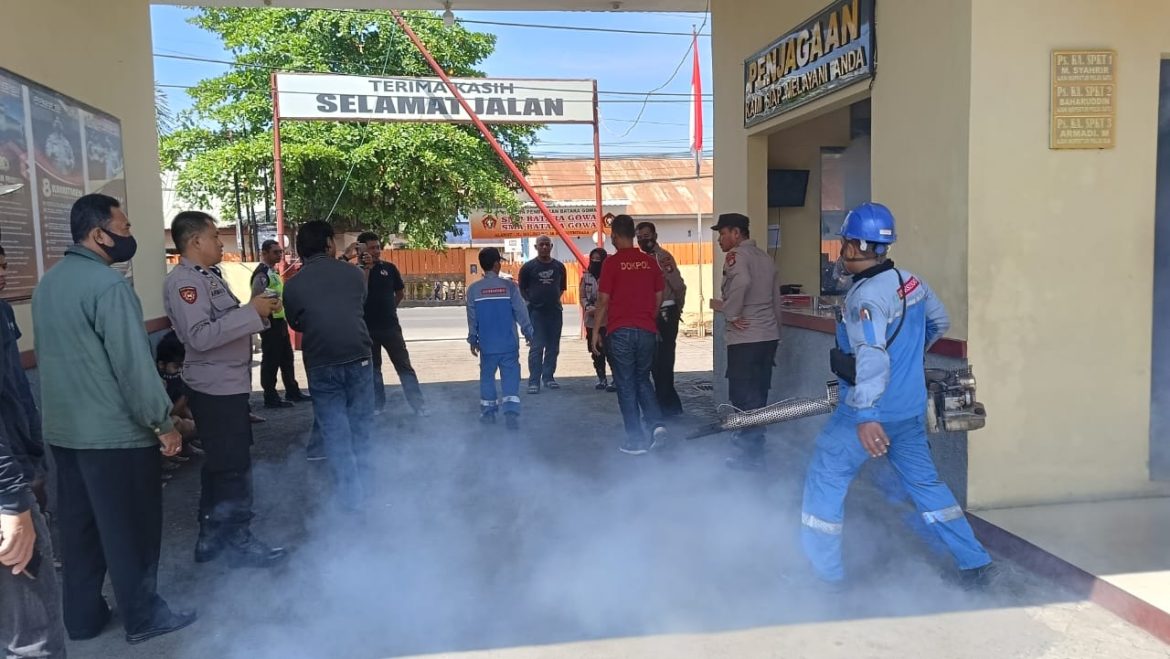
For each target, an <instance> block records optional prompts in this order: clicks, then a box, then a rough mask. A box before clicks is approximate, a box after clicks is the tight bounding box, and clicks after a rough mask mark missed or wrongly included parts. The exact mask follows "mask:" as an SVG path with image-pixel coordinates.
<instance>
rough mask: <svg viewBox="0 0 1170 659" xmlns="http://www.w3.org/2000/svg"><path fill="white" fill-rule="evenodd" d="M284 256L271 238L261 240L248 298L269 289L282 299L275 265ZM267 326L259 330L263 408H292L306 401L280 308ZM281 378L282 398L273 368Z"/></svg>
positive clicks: (281, 281)
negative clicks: (258, 259) (299, 382)
mask: <svg viewBox="0 0 1170 659" xmlns="http://www.w3.org/2000/svg"><path fill="white" fill-rule="evenodd" d="M282 258H284V250H283V249H281V247H280V244H279V243H277V242H276V241H275V240H265V241H264V244H263V245H261V246H260V259H261V260H260V265H257V266H256V269H255V270H254V271H252V297H256V296H258V295H263V294H264V292H265V291H272V292H273V293H275V294H276V297H277V299H280V300H283V299H284V280H283V279H282V278H281V276H280V273H279V272H277V271H276V264H278V263H280V260H281V259H282ZM269 323H270V324H269V327H268V329H266V330H264V331H263V332H261V333H260V351H261V353H262V355H263V356H262V357H261V358H260V386H261V387H263V389H264V407H270V408H280V407H292V404H293V403H299V402H304V401H307V400H309V395H308V394H306V393H304V392H303V391H301V387H300V385H298V384H297V377H296V372H295V370H294V369H295V366H294V364H293V347H292V340H291V339H289V336H288V323H287V322H286V321H285V319H284V310H283V309H281V310H280V311H276V312H274V313H273V314H272V318H271V319H270V320H269ZM277 370H279V371H280V379H281V380H283V381H284V397H285V400H281V399H280V394H279V393H277V392H276V371H277Z"/></svg>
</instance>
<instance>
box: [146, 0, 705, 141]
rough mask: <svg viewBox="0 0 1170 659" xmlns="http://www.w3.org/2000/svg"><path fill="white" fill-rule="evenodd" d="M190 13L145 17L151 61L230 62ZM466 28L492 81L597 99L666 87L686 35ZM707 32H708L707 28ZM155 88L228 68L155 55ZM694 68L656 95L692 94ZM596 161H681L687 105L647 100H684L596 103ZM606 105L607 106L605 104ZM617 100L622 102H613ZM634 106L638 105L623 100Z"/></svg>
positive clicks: (618, 22)
mask: <svg viewBox="0 0 1170 659" xmlns="http://www.w3.org/2000/svg"><path fill="white" fill-rule="evenodd" d="M193 12H194V10H190V9H185V8H181V7H173V6H154V7H152V8H151V19H152V23H153V29H154V44H155V46H154V48H155V52H156V53H166V54H180V55H194V56H197V57H203V58H210V59H231V56H230V55H229V54H228V53H227V52H225V51H224V50H223V48H222V47H221V45H220V43H219V40H218V39H217V38H216V37H215V36H214V35H212V34H210V33H208V32H204V31H203V30H201V29H199V28H197V27H194V26H192V25H189V24H188V23H187V22H186V19H187V18H188V17H189V16H191V15H192V14H193ZM455 15H456V17H459V18H468V19H474V20H485V21H502V22H510V23H536V24H543V25H571V26H587V27H602V28H618V29H626V30H653V31H665V32H687V33H689V32H690V31H691V27H692V26H696V27H697V26H699V25H700V24H701V23H702V21H703V16H702V15H701V14H679V13H669V14H638V13H632V12H631V13H616V12H604V13H600V12H599V13H591V12H459V11H457V12H455ZM468 27H469V28H470V29H475V30H477V31H484V32H492V33H494V34H496V35H497V46H496V51H495V53H494V54H492V56H491V57H489V58H488V59H487V60H486V61H485V62H484V63H483V64H481V66H480V68H481V69H482V70H483V71H485V72H486V73H487V74H488V75H489V76H498V77H513V78H515V77H530V78H595V79H597V84H598V88H599V89H601V90H602V91H607V90H609V91H634V92H646V91H650V90H651V89H655V88H657V87H659V86H660V85H662V84H663V83H665V82H666V81H667V79H668V78H670V76H671V74H672V73H673V72H674V70H675V67H677V66H678V65H679V62H680V61H682V59H683V57H684V54H685V53H686V51H687V48H688V47H689V45H690V41H691V38H690V36H665V35H642V34H616V33H601V32H579V31H565V30H548V29H539V28H522V27H506V26H484V25H469V26H468ZM703 32H708V33H709V32H710V25H709V24H708V26H707V27H706V28H704V30H703ZM710 46H711V40H710V39H709V38H704V37H700V39H699V55H700V62H701V63H700V66H701V68H702V70H703V91H704V92H705V93H707V94H709V93H710V92H711V83H710V77H709V76H710V70H711V67H710ZM154 65H155V80H156V81H157V82H158V83H160V84H164V85H192V84H194V83H196V82H198V81H199V80H201V79H203V78H210V77H214V76H216V75H218V74H219V73H220V72H222V71H223V70H224V69H225V67H224V66H222V65H218V64H209V63H205V62H188V61H181V60H175V59H168V58H161V57H156V58H155V61H154ZM690 84H691V60H690V56H689V55H688V56H687V58H686V62H685V63H684V64H683V65H682V67H681V68H680V69H679V71H678V75H677V76H675V78H674V80H673V81H671V82H670V84H669V85H667V86H666V87H664V88H663V89H662V90H661V91H662V92H673V93H684V94H685V93H689V92H690ZM166 92H167V96H168V98H169V102H170V105H171V107H172V109H174V110H176V111H178V110H181V109H183V108H186V107H187V106H188V105H189V103H190V100H189V99H188V97H187V95H186V92H185V91H184V90H182V89H167V90H166ZM601 98H602V103H601V118H602V128H601V142H602V155H603V156H607V155H609V156H615V155H622V154H632V153H653V154H664V153H670V154H678V155H686V152H687V149H688V143H689V132H688V130H689V129H688V127H687V124H688V116H689V112H688V106H687V104H686V103H685V102H684V101H686V100H687V99H686V98H685V97H652V99H651V100H652V101H655V100H665V99H667V98H670V100H677V101H680V102H672V103H660V102H651V103H649V104H646V106H645V111H644V112H643V113H642V117H641V120H640V121H639V122H638V123H637V124H634V123H633V122H634V120H635V119H636V118H637V115H638V112H639V110H640V109H641V108H642V103H641V101H642V100H643V99H644V97H642V96H607V95H605V94H602V95H601ZM606 99H611V100H610V101H607V100H606ZM612 100H621V101H622V102H612ZM629 101H637V102H629ZM703 112H704V124H705V128H704V147H705V149H706V150H707V151H710V149H711V145H712V143H713V138H714V135H713V134H712V131H711V128H710V127H711V116H712V112H711V104H710V101H709V100H708V101H707V102H706V103H705V104H704V111H703ZM592 139H593V137H592V132H591V129H590V127H588V126H554V127H551V128H548V129H547V130H545V131H542V133H541V142H542V143H541V144H539V145H538V146H537V153H538V154H545V155H565V154H581V155H591V154H592V152H593V147H592Z"/></svg>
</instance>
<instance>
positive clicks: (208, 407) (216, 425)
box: [188, 390, 252, 533]
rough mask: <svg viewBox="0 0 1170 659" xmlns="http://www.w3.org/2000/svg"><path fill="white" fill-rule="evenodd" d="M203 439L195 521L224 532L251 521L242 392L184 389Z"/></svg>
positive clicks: (248, 437) (249, 468)
mask: <svg viewBox="0 0 1170 659" xmlns="http://www.w3.org/2000/svg"><path fill="white" fill-rule="evenodd" d="M188 393H189V397H188V400H189V404H190V406H191V415H192V416H194V417H195V427H196V428H198V429H199V438H200V439H201V440H202V441H203V451H204V452H205V453H206V455H205V456H204V458H203V471H202V473H201V474H200V479H201V487H200V492H199V521H200V522H201V523H204V522H210V523H211V524H212V525H213V526H214V527H215V528H216V529H217V530H219V531H221V532H223V533H227V532H230V531H233V530H235V529H237V528H240V527H245V528H246V527H247V526H248V523H249V522H250V521H251V520H252V422H251V421H250V420H249V419H248V394H232V395H230V396H212V395H210V394H205V393H202V392H199V391H195V390H189V392H188Z"/></svg>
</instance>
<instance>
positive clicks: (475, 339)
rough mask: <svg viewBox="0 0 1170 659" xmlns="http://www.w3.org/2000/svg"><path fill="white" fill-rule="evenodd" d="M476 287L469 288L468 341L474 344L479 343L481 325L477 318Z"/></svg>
mask: <svg viewBox="0 0 1170 659" xmlns="http://www.w3.org/2000/svg"><path fill="white" fill-rule="evenodd" d="M477 292H478V290H477V289H476V288H475V287H472V288H469V289H467V293H468V295H467V342H468V343H470V344H471V345H473V346H478V345H479V325H478V324H477V323H476V320H475V295H476V293H477Z"/></svg>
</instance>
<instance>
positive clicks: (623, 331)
mask: <svg viewBox="0 0 1170 659" xmlns="http://www.w3.org/2000/svg"><path fill="white" fill-rule="evenodd" d="M611 231H612V236H611V238H612V240H613V246H614V247H616V248H617V250H618V251H617V254H614V255H613V256H611V257H609V258H607V259H606V260H605V263H604V264H603V265H602V266H601V281H600V283H599V284H598V289H599V294H598V296H597V311H596V313H595V314H594V319H593V344H592V349H593V352H594V354H600V350H601V328H602V327H605V328H606V338H605V345H606V350H607V351H608V352H609V356H610V360H611V362H612V364H611V366H612V368H613V381H614V384H616V385H617V396H618V406H619V407H620V408H621V410H622V419H623V420H624V422H625V426H626V439H625V441H624V442H622V445H621V446H620V449H621V451H622V452H623V453H629V454H630V455H642V454H643V453H646V452H647V451H649V450H650V449H652V448H654V446H655V445H656V444H657V443H658V442H659V441H660V440H662V439H663V438H664V437H665V436H666V427H665V426H663V425H662V411H661V410H660V409H659V407H658V400H657V398H656V397H655V395H654V385H652V384H651V383H650V368H651V366H652V365H653V363H654V353H655V350H656V348H657V345H658V320H657V314H658V309H659V307H661V306H662V295H663V289H665V288H666V283H665V281H664V280H663V278H662V269H661V268H659V267H658V262H657V261H655V260H654V257H653V256H650V255H649V254H646V253H645V252H643V251H642V250H640V249H638V246H637V244H636V243H635V242H634V236H635V232H634V218H632V217H630V216H629V215H618V216H617V217H615V218H614V219H613V225H612V227H611ZM643 420H645V422H646V425H647V426H649V427H650V428H651V429H652V430H651V439H650V440H649V441H647V439H646V431H645V430H644V429H643V427H642V421H643Z"/></svg>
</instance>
